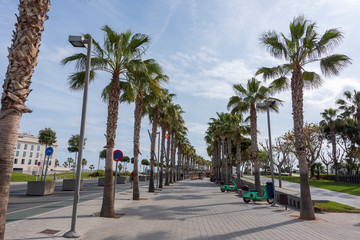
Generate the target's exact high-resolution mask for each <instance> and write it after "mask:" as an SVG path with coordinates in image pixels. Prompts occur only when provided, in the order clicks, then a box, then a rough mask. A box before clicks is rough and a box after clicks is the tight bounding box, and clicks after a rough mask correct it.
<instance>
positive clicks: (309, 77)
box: [303, 71, 323, 89]
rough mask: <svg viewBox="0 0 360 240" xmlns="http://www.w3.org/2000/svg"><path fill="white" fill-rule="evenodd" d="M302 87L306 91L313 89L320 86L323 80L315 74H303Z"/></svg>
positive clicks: (305, 72)
mask: <svg viewBox="0 0 360 240" xmlns="http://www.w3.org/2000/svg"><path fill="white" fill-rule="evenodd" d="M303 79H304V87H305V88H306V89H315V88H318V87H320V86H321V85H322V83H323V80H322V78H321V76H320V75H319V74H317V73H315V72H307V71H304V72H303Z"/></svg>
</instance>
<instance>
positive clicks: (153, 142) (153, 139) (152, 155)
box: [149, 106, 160, 192]
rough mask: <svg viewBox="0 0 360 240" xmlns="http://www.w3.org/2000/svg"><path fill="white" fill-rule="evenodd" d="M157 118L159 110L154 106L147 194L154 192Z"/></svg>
mask: <svg viewBox="0 0 360 240" xmlns="http://www.w3.org/2000/svg"><path fill="white" fill-rule="evenodd" d="M158 118H159V108H158V106H155V109H154V116H153V126H152V136H151V151H150V182H149V192H154V191H155V187H154V162H155V145H156V136H157V134H156V130H157V125H158ZM159 137H160V136H159ZM158 157H159V156H158ZM158 177H159V176H158Z"/></svg>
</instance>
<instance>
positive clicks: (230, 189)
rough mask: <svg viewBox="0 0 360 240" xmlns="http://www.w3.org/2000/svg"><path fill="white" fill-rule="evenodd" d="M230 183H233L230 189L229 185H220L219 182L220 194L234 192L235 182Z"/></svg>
mask: <svg viewBox="0 0 360 240" xmlns="http://www.w3.org/2000/svg"><path fill="white" fill-rule="evenodd" d="M232 182H233V183H234V187H231V186H230V184H224V183H223V184H221V182H220V184H221V187H220V190H221V191H222V192H225V191H236V189H237V185H236V183H235V181H232Z"/></svg>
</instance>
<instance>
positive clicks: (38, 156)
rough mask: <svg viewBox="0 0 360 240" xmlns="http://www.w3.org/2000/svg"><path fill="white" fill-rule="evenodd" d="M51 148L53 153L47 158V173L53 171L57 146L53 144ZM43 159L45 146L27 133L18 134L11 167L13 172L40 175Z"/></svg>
mask: <svg viewBox="0 0 360 240" xmlns="http://www.w3.org/2000/svg"><path fill="white" fill-rule="evenodd" d="M51 147H52V148H53V149H54V152H53V154H52V155H51V156H50V157H49V167H48V173H49V172H52V171H53V170H54V167H55V159H56V151H57V147H58V145H57V143H55V144H54V145H52V146H51ZM44 157H45V145H43V144H40V143H39V142H38V137H36V136H33V135H30V134H27V133H19V136H18V142H17V146H16V150H15V160H14V166H13V171H14V172H21V173H26V174H32V175H41V168H42V166H43V164H44ZM47 159H48V156H46V160H47ZM39 162H40V163H41V165H40V166H38V163H39ZM45 167H46V166H45ZM44 172H45V170H44Z"/></svg>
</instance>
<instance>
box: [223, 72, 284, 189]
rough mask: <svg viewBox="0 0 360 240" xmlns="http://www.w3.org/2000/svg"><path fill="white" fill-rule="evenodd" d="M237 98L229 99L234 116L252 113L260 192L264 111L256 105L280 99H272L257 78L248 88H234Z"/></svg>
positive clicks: (252, 142)
mask: <svg viewBox="0 0 360 240" xmlns="http://www.w3.org/2000/svg"><path fill="white" fill-rule="evenodd" d="M233 88H234V91H235V94H236V95H235V96H232V97H231V98H230V99H229V103H228V105H227V107H228V109H229V110H231V113H232V114H236V113H244V112H250V127H251V159H252V161H253V163H254V177H255V188H256V189H258V190H259V191H260V190H261V186H260V166H259V158H258V152H259V150H258V143H257V120H256V119H257V116H256V112H257V111H259V110H260V111H262V110H263V109H260V108H256V104H257V103H260V102H263V101H265V100H277V101H279V102H280V100H279V99H276V98H272V97H270V94H271V91H270V89H269V88H267V87H265V86H261V83H260V81H258V80H256V78H251V79H249V80H248V82H247V85H246V88H245V87H243V86H242V85H241V84H236V85H234V86H233Z"/></svg>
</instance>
